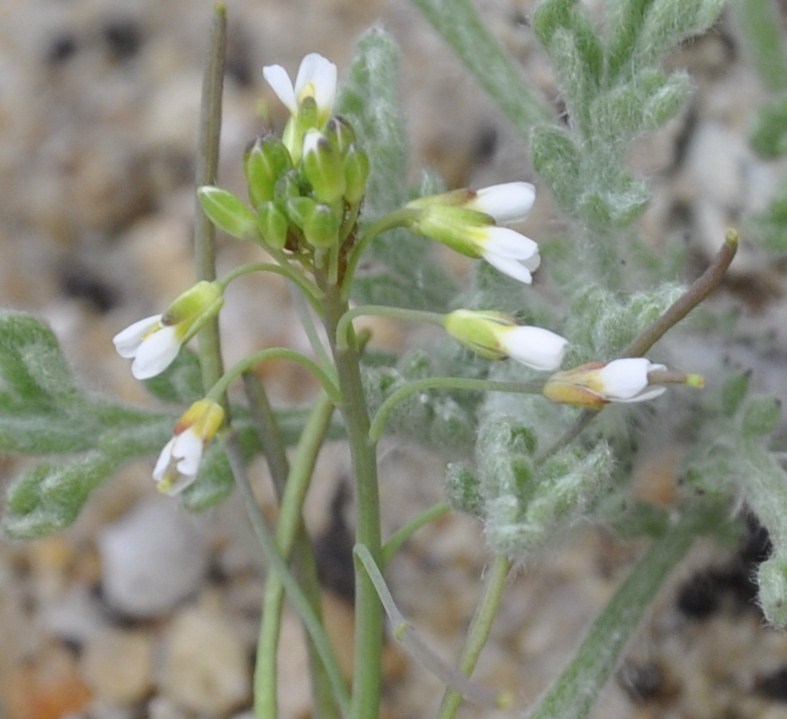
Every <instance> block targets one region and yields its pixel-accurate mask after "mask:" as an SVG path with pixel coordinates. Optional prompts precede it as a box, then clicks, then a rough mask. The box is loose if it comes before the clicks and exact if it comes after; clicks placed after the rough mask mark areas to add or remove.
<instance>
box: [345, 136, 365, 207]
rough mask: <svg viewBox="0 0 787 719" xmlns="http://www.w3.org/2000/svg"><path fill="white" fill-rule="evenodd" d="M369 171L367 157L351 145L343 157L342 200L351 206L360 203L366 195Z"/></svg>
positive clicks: (359, 149)
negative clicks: (343, 185)
mask: <svg viewBox="0 0 787 719" xmlns="http://www.w3.org/2000/svg"><path fill="white" fill-rule="evenodd" d="M369 169H370V165H369V155H367V154H366V152H364V150H362V149H361V148H359V147H357V146H356V145H352V146H351V147H350V148H349V149H348V150H347V152H346V153H345V155H344V184H345V187H344V199H345V200H347V202H349V203H350V204H351V205H355V204H357V203H358V202H360V201H361V199H362V198H363V196H364V195H365V194H366V181H367V180H368V179H369Z"/></svg>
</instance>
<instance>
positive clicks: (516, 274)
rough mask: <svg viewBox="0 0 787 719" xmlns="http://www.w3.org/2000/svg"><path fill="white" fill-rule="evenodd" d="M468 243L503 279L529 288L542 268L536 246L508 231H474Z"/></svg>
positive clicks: (506, 228) (476, 229)
mask: <svg viewBox="0 0 787 719" xmlns="http://www.w3.org/2000/svg"><path fill="white" fill-rule="evenodd" d="M469 239H470V240H471V241H474V242H475V244H476V246H477V247H478V251H479V254H480V255H481V257H483V258H484V259H485V260H486V261H487V262H488V263H489V264H490V265H492V267H494V268H495V269H497V270H499V271H500V272H502V273H503V274H504V275H508V276H509V277H511V278H513V279H515V280H519V281H520V282H524V283H525V284H527V285H529V284H530V283H531V282H532V281H533V275H532V274H531V273H533V272H535V271H536V270H537V269H538V268H539V266H540V265H541V255H539V254H538V245H537V244H536V243H535V242H534V241H533V240H531V239H530V238H529V237H525V235H523V234H520V233H519V232H517V231H516V230H512V229H510V228H508V227H497V226H496V225H489V226H487V227H482V228H475V229H474V230H473V231H472V233H471V235H470V237H469Z"/></svg>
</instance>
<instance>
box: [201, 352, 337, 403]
mask: <svg viewBox="0 0 787 719" xmlns="http://www.w3.org/2000/svg"><path fill="white" fill-rule="evenodd" d="M277 358H278V359H288V360H291V361H293V362H297V363H298V364H299V365H301V366H302V367H304V368H306V369H307V370H308V371H309V372H310V373H311V374H312V375H314V377H315V378H316V379H317V380H318V381H319V383H320V384H321V385H322V388H323V389H324V390H325V392H326V393H327V394H328V395H329V396H330V397H331V399H332V400H333V401H334V402H335V403H336V404H338V403H339V402H340V401H341V395H340V394H339V390H338V388H337V387H336V384H335V383H334V381H333V380H332V379H331V378H330V377H329V376H328V375H327V374H326V373H325V370H323V368H322V367H320V366H319V365H318V364H317V363H316V362H315V361H314V360H311V359H309V358H308V357H306V356H305V355H302V354H301V353H300V352H296V351H295V350H291V349H290V348H289V347H270V348H268V349H266V350H260V351H259V352H255V353H254V354H253V355H249V356H248V357H246V358H245V359H242V360H240V362H238V363H237V364H235V365H234V366H233V367H231V368H230V369H229V370H227V372H225V373H224V375H223V376H222V377H221V378H220V379H219V380H218V381H217V382H216V383H215V384H214V385H213V387H211V388H210V390H209V391H208V392H207V395H206V396H207V397H209V398H210V399H216V398H217V397H220V396H222V395H223V394H224V393H225V392H226V391H227V387H229V385H230V384H231V383H232V382H233V381H234V380H235V379H237V378H238V377H239V376H240V375H242V374H243V373H244V372H246V371H248V370H250V369H251V368H252V367H254V366H255V365H258V364H260V363H261V362H265V361H266V360H270V359H277Z"/></svg>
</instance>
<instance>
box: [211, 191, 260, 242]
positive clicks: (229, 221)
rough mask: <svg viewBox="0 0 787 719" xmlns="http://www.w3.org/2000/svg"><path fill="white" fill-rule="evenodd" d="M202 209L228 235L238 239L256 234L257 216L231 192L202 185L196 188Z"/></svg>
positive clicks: (246, 238) (249, 237)
mask: <svg viewBox="0 0 787 719" xmlns="http://www.w3.org/2000/svg"><path fill="white" fill-rule="evenodd" d="M197 197H198V198H199V202H200V205H201V206H202V211H203V212H204V213H205V214H206V215H207V217H208V219H209V220H210V221H211V222H212V223H213V224H214V225H216V227H218V228H219V229H221V230H223V231H224V232H226V233H227V234H228V235H232V236H233V237H237V238H238V239H240V240H248V239H254V238H256V236H257V216H256V215H255V214H254V213H253V212H252V211H251V210H250V209H249V208H248V207H246V205H245V204H244V203H243V201H242V200H241V199H240V198H239V197H238V196H237V195H234V194H233V193H232V192H228V191H227V190H222V189H221V188H220V187H213V186H212V185H203V186H202V187H200V188H199V189H198V190H197Z"/></svg>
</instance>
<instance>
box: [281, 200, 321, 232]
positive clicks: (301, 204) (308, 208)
mask: <svg viewBox="0 0 787 719" xmlns="http://www.w3.org/2000/svg"><path fill="white" fill-rule="evenodd" d="M315 207H317V202H316V201H315V200H313V199H312V198H311V197H288V198H287V216H288V217H289V218H290V221H291V222H292V223H293V224H294V225H297V226H298V227H299V228H300V229H301V230H303V228H304V226H305V225H306V221H307V220H308V218H309V217H310V216H311V215H312V213H313V212H314V208H315Z"/></svg>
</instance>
